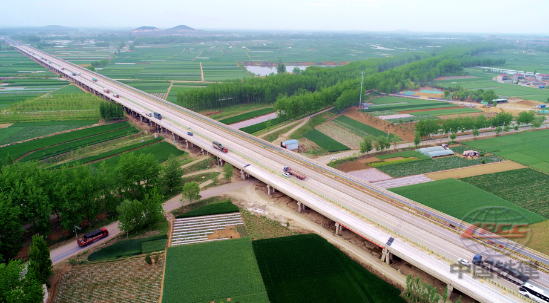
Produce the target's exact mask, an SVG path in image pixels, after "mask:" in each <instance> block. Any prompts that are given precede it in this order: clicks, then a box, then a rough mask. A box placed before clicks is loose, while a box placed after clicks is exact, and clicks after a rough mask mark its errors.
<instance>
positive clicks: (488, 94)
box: [482, 89, 497, 104]
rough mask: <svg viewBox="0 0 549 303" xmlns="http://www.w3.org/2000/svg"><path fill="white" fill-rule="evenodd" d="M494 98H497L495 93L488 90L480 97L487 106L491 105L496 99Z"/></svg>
mask: <svg viewBox="0 0 549 303" xmlns="http://www.w3.org/2000/svg"><path fill="white" fill-rule="evenodd" d="M496 98H497V95H496V91H495V90H493V89H489V90H487V91H485V92H484V96H483V97H482V99H483V100H484V101H485V102H488V104H490V103H492V101H494V99H496Z"/></svg>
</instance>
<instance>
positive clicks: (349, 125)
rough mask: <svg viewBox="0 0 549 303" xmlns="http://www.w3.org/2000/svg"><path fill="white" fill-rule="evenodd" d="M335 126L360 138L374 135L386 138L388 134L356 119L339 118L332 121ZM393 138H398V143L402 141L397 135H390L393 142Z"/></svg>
mask: <svg viewBox="0 0 549 303" xmlns="http://www.w3.org/2000/svg"><path fill="white" fill-rule="evenodd" d="M332 122H334V123H335V124H337V125H338V126H340V127H342V128H344V129H346V130H348V131H350V132H352V133H354V134H356V135H358V136H360V137H366V136H368V135H372V136H374V137H379V136H386V135H387V133H386V132H384V131H381V130H379V129H377V128H374V127H371V126H370V125H366V124H364V123H362V122H359V121H357V120H355V119H351V118H349V117H347V116H339V117H337V118H335V119H334V120H332ZM393 137H396V138H397V139H398V141H401V139H400V138H399V137H398V136H397V135H395V134H389V138H390V139H391V140H392V138H393Z"/></svg>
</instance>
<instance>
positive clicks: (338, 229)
mask: <svg viewBox="0 0 549 303" xmlns="http://www.w3.org/2000/svg"><path fill="white" fill-rule="evenodd" d="M299 204H301V203H299ZM299 204H298V206H299ZM299 208H300V210H301V207H299ZM335 226H336V236H339V232H340V225H339V223H337V222H336V223H335Z"/></svg>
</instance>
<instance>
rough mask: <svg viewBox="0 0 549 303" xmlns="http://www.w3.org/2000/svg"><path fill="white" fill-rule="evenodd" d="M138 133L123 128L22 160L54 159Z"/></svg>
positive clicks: (47, 150) (58, 146) (131, 128)
mask: <svg viewBox="0 0 549 303" xmlns="http://www.w3.org/2000/svg"><path fill="white" fill-rule="evenodd" d="M138 132H139V131H138V130H137V129H136V128H134V127H129V128H123V129H119V130H115V131H112V132H108V133H104V134H99V135H96V136H92V137H88V138H84V139H80V140H76V141H71V142H67V143H64V144H60V145H56V146H52V147H48V148H45V149H41V150H38V151H35V152H33V153H32V154H30V155H28V156H26V157H24V158H23V159H22V161H35V160H44V159H47V158H51V157H54V156H57V155H60V154H64V153H68V152H70V151H73V150H77V149H79V148H82V147H86V146H90V145H94V144H98V143H101V142H105V141H110V140H113V139H117V138H120V137H124V136H126V135H131V134H135V133H138Z"/></svg>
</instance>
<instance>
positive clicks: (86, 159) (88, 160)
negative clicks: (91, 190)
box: [51, 137, 164, 169]
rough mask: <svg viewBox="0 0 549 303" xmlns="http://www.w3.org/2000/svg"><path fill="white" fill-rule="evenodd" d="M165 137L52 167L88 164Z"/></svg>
mask: <svg viewBox="0 0 549 303" xmlns="http://www.w3.org/2000/svg"><path fill="white" fill-rule="evenodd" d="M163 139H164V138H162V137H158V138H154V139H151V140H147V141H145V142H139V143H136V144H131V145H128V146H124V147H121V148H117V149H113V150H110V151H108V152H105V153H101V154H98V155H94V156H90V157H86V158H82V159H78V160H74V161H70V162H66V163H62V164H59V165H56V166H53V167H51V168H52V169H54V168H59V167H61V166H68V167H73V166H76V165H79V164H86V163H89V162H93V161H96V160H100V159H103V158H108V157H111V156H114V155H118V154H121V153H123V152H126V151H129V150H132V149H136V148H140V147H142V146H145V145H149V144H153V143H156V142H160V141H162V140H163Z"/></svg>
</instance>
